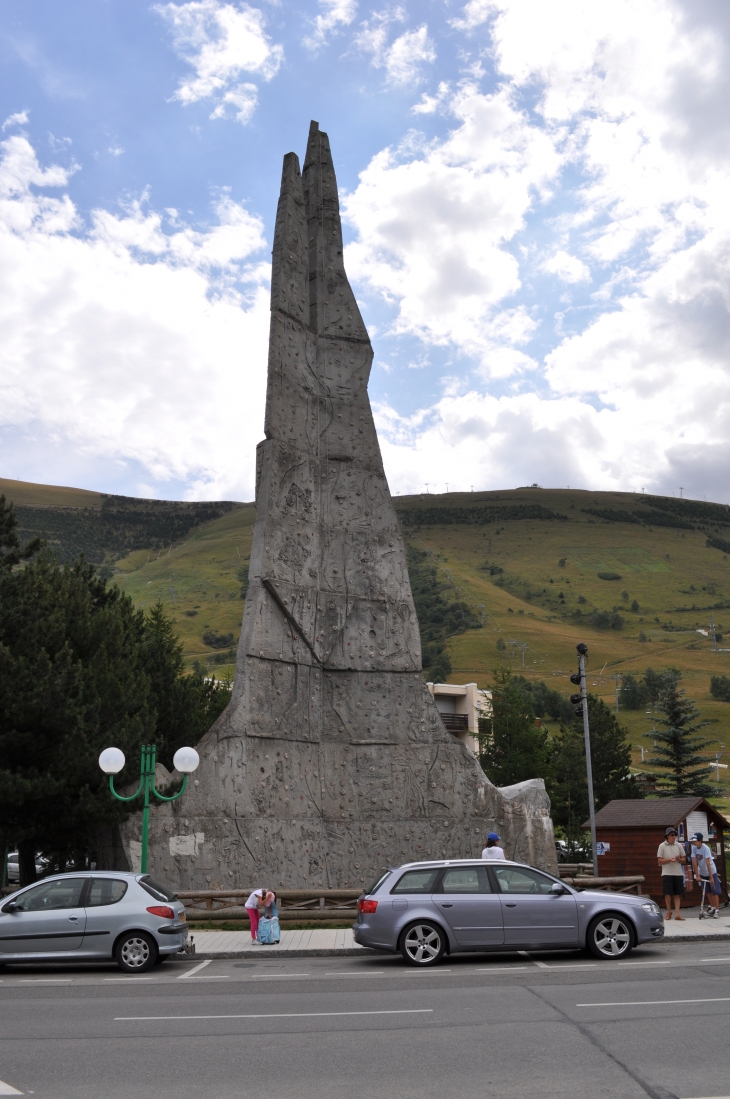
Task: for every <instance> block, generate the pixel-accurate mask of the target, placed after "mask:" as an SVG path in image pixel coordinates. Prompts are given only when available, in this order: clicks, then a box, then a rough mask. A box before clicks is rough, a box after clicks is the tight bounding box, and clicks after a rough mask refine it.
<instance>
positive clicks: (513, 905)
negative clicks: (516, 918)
mask: <svg viewBox="0 0 730 1099" xmlns="http://www.w3.org/2000/svg"><path fill="white" fill-rule="evenodd" d="M504 904H505V908H516V907H517V901H505V902H504Z"/></svg>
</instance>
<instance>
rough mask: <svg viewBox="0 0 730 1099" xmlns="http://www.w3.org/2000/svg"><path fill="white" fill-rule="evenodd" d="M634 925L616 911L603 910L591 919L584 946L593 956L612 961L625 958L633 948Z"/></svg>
mask: <svg viewBox="0 0 730 1099" xmlns="http://www.w3.org/2000/svg"><path fill="white" fill-rule="evenodd" d="M634 941H635V936H634V927H633V924H632V923H631V920H629V919H627V917H626V916H621V915H620V914H619V913H618V912H605V913H604V914H603V915H602V916H596V917H595V918H594V919H592V920H591V922H590V924H589V926H588V934H587V935H586V946H587V947H588V949H589V950H590V952H591V954H592V955H593V957H594V958H601V959H602V960H603V961H614V960H615V959H616V958H626V957H628V955H629V954H630V953H631V951H632V950H633V949H634Z"/></svg>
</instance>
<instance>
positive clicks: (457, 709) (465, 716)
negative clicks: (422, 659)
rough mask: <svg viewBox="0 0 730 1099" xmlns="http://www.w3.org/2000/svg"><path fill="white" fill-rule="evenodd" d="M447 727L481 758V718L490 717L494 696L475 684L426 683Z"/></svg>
mask: <svg viewBox="0 0 730 1099" xmlns="http://www.w3.org/2000/svg"><path fill="white" fill-rule="evenodd" d="M426 686H427V687H428V689H429V691H430V692H431V695H432V696H433V700H434V702H435V703H436V709H437V710H438V712H439V713H440V714H441V720H442V721H443V723H444V727H445V728H446V729H448V731H449V732H450V733H453V735H454V736H455V737H458V738H459V740H461V741H463V742H464V744H466V746H467V748H471V750H472V752H474V754H475V755H478V754H479V740H478V734H479V718H480V717H489V715H490V713H491V707H492V692H491V691H483V690H480V689H479V687H477V685H476V683H464V684H457V683H427V684H426Z"/></svg>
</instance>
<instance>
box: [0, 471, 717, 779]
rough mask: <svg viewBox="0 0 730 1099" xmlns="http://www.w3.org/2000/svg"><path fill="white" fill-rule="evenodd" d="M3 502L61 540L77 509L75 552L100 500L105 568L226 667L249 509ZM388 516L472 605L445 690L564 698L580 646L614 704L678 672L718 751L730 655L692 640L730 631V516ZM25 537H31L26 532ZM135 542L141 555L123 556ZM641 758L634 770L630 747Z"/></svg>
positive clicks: (637, 714)
mask: <svg viewBox="0 0 730 1099" xmlns="http://www.w3.org/2000/svg"><path fill="white" fill-rule="evenodd" d="M0 492H5V494H6V495H7V496H8V497H9V498H11V499H16V500H17V502H18V504H19V505H20V507H25V508H30V507H32V508H34V509H35V510H34V512H33V517H34V520H35V521H36V523H37V524H38V526H37V527H36V529H40V530H41V532H43V530H44V527H43V525H42V523H43V522H45V523H46V528H47V529H48V530H49V531H56V532H57V531H58V529H59V519H58V516H57V515H56V514H55V513H56V512H58V513H59V514H60V515H67V514H68V511H69V509H75V510H76V512H77V518H76V526H75V528H74V529H75V531H76V533H77V535H78V537H77V538H76V541H77V543H78V544H79V545H80V546H81V547H82V548H83V543H84V538H85V537H86V538H87V542H88V546H89V551H91V550H94V551H95V552H98V548H99V547H98V545H96V543H94V538H95V537H97V534H98V530H99V518H100V517H101V515H103V512H104V502H105V500H106V501H109V503H107V505H106V508H107V513H108V514H110V515H113V516H114V522H112V523H108V524H107V525H106V527H105V528H104V530H105V533H104V538H106V539H107V541H109V540H111V541H112V542H113V540H114V539H115V538H116V539H117V544H116V545H112V544H111V543H110V544H109V545H105V546H104V547H102V548H103V549H104V554H103V558H102V559H103V560H104V562H105V563H106V566H107V568H108V569H109V570H110V571H113V575H114V579H115V580H116V581H117V582H118V583H119V584H120V586H121V587H122V588H123V589H124V590H125V591H127V592H129V594H130V595H131V596H132V597H133V598H134V600H135V602H136V603H137V604H138V605H139V606H142V607H148V606H150V605H151V604H152V603H154V602H155V601H156V600H157V599H162V601H163V603H165V605H166V607H167V609H168V611H170V612H171V613H172V615H173V617H174V619H175V623H176V628H177V629H178V631H179V632H180V635H181V637H182V639H183V643H184V646H185V653H186V656H187V658H188V660H189V662H190V663H192V662H193V661H195V660H199V661H201V662H203V663H206V664H208V665H209V666H210V667H211V668H213V669H214V670H216V674H218V673H219V672H225V671H226V670H227V671H229V672H232V671H233V663H232V658H233V653H232V651H231V650H233V649H234V648H235V643H236V642H237V640H238V633H239V628H240V621H241V615H242V611H243V603H242V599H241V591H242V587H245V576H246V570H247V565H248V558H249V554H250V548H251V540H252V534H253V523H254V520H255V508H254V507H253V505H250V504H249V505H240V504H239V505H233V504H220V505H201V506H200V508H201V510H196V509H195V506H194V505H179V504H177V505H175V504H166V502H164V501H142V502H140V501H129V500H127V499H126V498H122V497H103V496H101V495H100V494H95V493H83V492H81V491H80V490H74V489H53V488H50V487H48V486H26V485H23V484H22V483H21V482H15V481H0ZM56 500H57V501H58V506H54V501H56ZM142 505H144V506H142ZM211 506H212V507H214V508H220V509H222V510H223V514H219V515H218V517H217V518H213V519H212V520H209V521H205V518H204V516H205V512H204V511H203V510H202V509H204V508H207V507H211ZM396 506H397V509H398V512H399V515H400V517H401V522H402V524H403V530H404V535H405V537H406V539H407V541H408V543H409V544H410V545H411V546H412V547H413V548H414V549H415V550H418V551H420V552H421V553H423V552H425V553H427V554H428V560H429V562H430V563H431V564H433V565H434V566H435V567H436V568H437V570H438V574H439V579H440V581H441V582H443V583H444V584H445V589H444V590H445V593H446V595H445V598H446V599H447V601H453V602H454V603H465V604H467V605H468V607H469V608H470V612H471V614H470V615H467V616H466V618H465V619H464V621H466V622H468V621H470V620H471V621H480V622H481V624H482V625H481V628H478V629H474V628H470V629H466V631H465V632H463V633H460V634H456V635H452V636H451V637H450V638H448V639H447V641H446V648H447V651H448V654H449V657H450V660H451V663H452V667H453V671H452V674H451V675H450V676H449V679H450V681H452V682H464V681H469V680H476V681H477V682H478V683H479V684H480V685H482V686H483V685H486V684H487V683H488V681H489V678H490V675H491V671H492V669H493V668H494V667H495V666H496V665H497V663H498V662H501V661H502V660H506V661H507V662H508V663H509V664H510V665H511V666H512V667H514V669H515V671H518V672H520V673H521V674H524V675H526V676H527V677H528V678H536V679H545V680H546V681H547V682H548V683H549V685H550V686H551V687H553V688H555V689H556V690H560V691H561V692H562V693H564V694H566V695H567V694H569V693H570V691H571V689H572V688H571V687H570V684H569V683H568V675H569V674H570V673H571V672H572V671H573V670H574V666H575V659H576V658H575V645H576V643H577V642H578V641H585V642H586V643H587V645H588V646H589V668H590V669H591V679H590V683H589V686H590V689H592V690H593V691H594V692H595V693H596V694H598V695H600V696H601V697H603V698H605V699H606V701H607V702H611V703H612V704H613V703H614V702H615V690H616V680H615V679H613V678H612V677H613V676H615V675H616V674H619V675H625V674H626V673H631V674H632V675H635V676H637V675H641V674H642V673H643V672H644V670H645V669H646V668H647V667H653V668H654V669H656V670H659V669H662V668H665V667H667V666H669V665H673V666H675V667H677V668H679V669H680V670H681V671H682V673H683V677H684V684H685V686H686V687H687V689H688V692H689V693H690V694H691V695H692V696H693V697H694V698H695V699H696V700H697V702H698V704H699V706H700V708H701V709H702V711H703V714H704V716H705V717H707V718H709V719H710V720H711V721H712V722H713V724H711V725H710V726H709V727H708V730H707V734H708V737H709V738H711V739H712V740H713V742H715V743H716V744H717V745H718V750H720V751H724V750H725V749H724V747H719V746H720V745H723V746H724V744H725V743H726V732H728V731H730V730H728V723H729V721H730V703H722V702H716V701H715V700H714V699H712V698H711V696H710V694H709V680H710V676H711V675H718V674H730V651H728V652H723V651H713V649H712V644H711V641H710V639H709V637H706V636H704V635H703V634H701V633H698V632H697V631H698V630H700V629H703V630H706V631H709V626H710V617H711V616H714V622H715V626H716V628H717V630H718V632H719V634H722V633H723V631H724V628H725V627H727V629H728V631H729V632H730V560H729V559H728V558H729V557H730V553H728V552H725V550H728V551H730V511H729V510H728V508H727V507H725V506H724V505H714V504H707V503H705V502H704V501H684V500H678V499H673V498H661V497H650V498H647V497H643V496H641V495H637V494H632V493H602V492H585V491H579V490H573V489H539V488H537V487H532V488H525V489H515V490H510V491H500V492H484V493H462V494H456V493H454V494H449V495H441V496H435V495H428V496H425V495H424V496H413V497H397V498H396ZM84 509H86V510H84ZM167 509H169V510H167ZM181 516H182V517H183V518H182V522H183V527H185V524H187V526H186V528H185V529H181V531H180V532H179V536H178V537H177V539H174V538H173V539H171V542H172V544H170V542H166V541H163V542H162V547H163V548H161V547H160V541H161V538H160V532H161V527H160V524H163V526H164V523H166V522H167V523H168V527H169V529H168V528H164V529H168V533H174V529H173V527H174V523H176V522H178V521H180V517H181ZM95 520H96V522H97V525H96V526H94V521H95ZM54 524H55V525H54ZM24 527H25V529H26V532H28V531H29V529H30V528H29V527H28V524H27V523H24ZM132 537H133V538H134V539H136V540H137V542H141V543H142V548H136V549H133V550H132V552H125V550H126V549H127V547H128V545H129V540H130V538H132ZM708 541H709V542H710V543H711V544H709V545H708ZM92 543H94V544H93V545H92ZM712 543H714V545H713V544H712ZM95 546H96V549H95ZM92 559H94V558H92ZM632 607H633V608H634V609H632ZM612 623H613V625H612ZM204 635H205V637H206V640H204ZM498 643H503V645H504V653H502V652H501V651H500V650H499V649H498V647H497V645H498ZM726 644H727V647H728V648H730V642H728V643H726V642H724V641H723V642H720V643H719V649H720V650H721V649H722V648H723V647H725V646H726ZM213 661H217V662H218V663H212V662H213ZM523 661H524V665H523ZM619 686H620V681H619ZM619 697H620V696H619ZM622 721H623V722H625V724H626V725H627V726H628V727H629V730H630V732H631V738H632V742H633V743H634V744H635V745H638V744H640V743H643V744H644V746H645V747H650V746H651V739H650V738H647V737H646V736H645V735H643V734H646V733H648V732H650V729H651V721H652V719H651V716H647V714H646V713H645V711H644V710H641V711H626V712H622ZM634 755H635V761H636V762H637V763H639V762H640V752H639V751H638V749H635V752H634ZM724 760H725V757H724V756H723V761H724Z"/></svg>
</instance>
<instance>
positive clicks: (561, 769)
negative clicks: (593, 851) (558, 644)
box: [479, 668, 713, 844]
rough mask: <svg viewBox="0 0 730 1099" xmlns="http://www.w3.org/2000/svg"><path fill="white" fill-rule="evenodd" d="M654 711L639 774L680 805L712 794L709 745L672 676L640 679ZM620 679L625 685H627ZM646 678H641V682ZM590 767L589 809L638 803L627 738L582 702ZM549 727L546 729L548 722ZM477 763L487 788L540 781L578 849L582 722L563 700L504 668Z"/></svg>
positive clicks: (603, 711)
mask: <svg viewBox="0 0 730 1099" xmlns="http://www.w3.org/2000/svg"><path fill="white" fill-rule="evenodd" d="M647 676H648V684H649V685H650V686H646V689H647V691H651V692H652V693H651V700H652V703H653V705H654V707H655V714H654V716H655V724H656V731H655V732H653V734H652V736H653V738H654V740H655V742H656V743H655V747H654V752H653V755H652V757H651V758H650V759H649V760H647V761H646V766H647V767H652V768H657V769H658V771H657V779H658V781H657V791H656V792H657V794H658V796H660V797H682V796H685V795H687V794H696V795H697V796H706V795H708V794H711V793H713V788H712V787H711V786H710V785H709V783H708V782H707V776H708V764H707V757H706V756H704V755H702V752H703V750H704V749H706V748H707V747H708V746H709V744H710V742H709V741H707V740H705V739H704V738H703V737H702V736H701V735H698V734H699V733H700V730H701V729H702V728H703V727H704V726H705V725H706V724H707V722H705V721H701V720H700V714H699V711H698V709H697V707H696V706H695V704H694V702H693V701H692V700H691V699H689V698H687V696H686V692H685V691H684V689H683V688H682V687H681V686H680V679H681V675H680V673H679V672H678V671H677V670H676V669H674V668H669V669H667V670H666V671H665V672H661V673H654V672H651V670H649V671H648V672H647ZM627 678H628V677H627ZM645 678H646V677H645ZM588 716H589V722H590V732H591V759H592V764H593V786H594V797H595V804H596V809H597V810H598V809H600V808H602V806H604V805H606V804H607V803H608V802H609V801H612V800H613V799H615V798H640V797H643V789H642V787H641V786H640V785H639V783H637V782H636V780H635V779H634V777H633V776H632V774H631V771H630V766H631V747H630V743H629V738H628V732H627V730H626V729H625V728H623V727H622V726H621V725H620V724H619V722H618V720H617V718H616V715H615V714H613V713H612V712H611V710H610V709H609V707H608V706H607V705H606V703H605V702H603V700H602V699H600V698H597V697H596V696H595V695H592V694H589V695H588ZM548 719H549V720H551V721H552V722H554V723H555V724H556V725H557V728H555V726H554V725H553V726H550V724H549V720H548ZM479 758H480V762H481V765H482V768H483V769H484V772H485V774H486V775H487V776H488V778H489V779H490V780H491V781H492V782H493V783H494V784H495V786H511V785H513V784H514V783H518V782H524V781H525V780H526V779H529V778H534V777H535V776H540V777H542V778H544V779H545V786H546V789H547V791H548V794H549V796H550V801H551V805H552V809H551V813H552V818H553V822H554V823H555V825H556V826H558V828H559V829H561V830H562V831H563V832H564V834H565V837H566V839H567V840H568V842H569V843H570V844H580V842H581V840H582V836H583V829H582V824H583V822H584V821H585V820H586V819H587V817H588V783H587V778H586V758H585V741H584V734H583V719H582V717H577V716H576V715H575V712H574V709H573V707H572V706H571V704H570V703H569V702H568V700H567V699H566V698H565V697H564V696H563V695H561V694H559V692H557V691H554V690H551V689H550V688H549V687H547V685H546V684H545V683H544V682H537V683H536V682H530V681H528V680H527V679H525V678H524V677H523V676H519V675H513V674H512V672H511V671H510V670H509V669H507V668H498V669H497V670H496V671H495V672H494V677H493V685H492V709H491V714H490V715H489V716H487V717H485V718H482V719H481V720H480V722H479Z"/></svg>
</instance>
